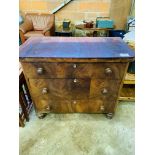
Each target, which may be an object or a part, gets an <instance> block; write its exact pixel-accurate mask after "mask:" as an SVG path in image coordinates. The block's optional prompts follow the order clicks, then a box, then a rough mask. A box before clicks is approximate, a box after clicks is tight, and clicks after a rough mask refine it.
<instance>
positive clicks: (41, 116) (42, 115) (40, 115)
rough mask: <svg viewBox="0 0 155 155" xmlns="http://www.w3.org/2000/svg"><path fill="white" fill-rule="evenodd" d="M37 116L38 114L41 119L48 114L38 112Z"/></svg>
mask: <svg viewBox="0 0 155 155" xmlns="http://www.w3.org/2000/svg"><path fill="white" fill-rule="evenodd" d="M37 116H38V118H39V119H43V118H44V117H45V116H46V114H44V113H43V114H38V115H37Z"/></svg>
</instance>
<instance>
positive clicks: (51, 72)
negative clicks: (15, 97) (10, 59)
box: [22, 62, 126, 79]
mask: <svg viewBox="0 0 155 155" xmlns="http://www.w3.org/2000/svg"><path fill="white" fill-rule="evenodd" d="M22 66H23V68H24V70H25V73H26V74H27V76H28V78H104V79H121V78H122V77H123V74H124V69H125V67H126V63H110V64H109V63H79V62H75V63H22ZM75 67H76V68H75ZM38 68H42V69H43V73H42V74H38V73H37V69H38ZM107 68H110V69H111V71H112V73H110V74H107V73H106V69H107Z"/></svg>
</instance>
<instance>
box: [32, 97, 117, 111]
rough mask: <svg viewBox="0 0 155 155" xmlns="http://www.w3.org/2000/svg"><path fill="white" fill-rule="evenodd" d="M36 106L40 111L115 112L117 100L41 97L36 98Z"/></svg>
mask: <svg viewBox="0 0 155 155" xmlns="http://www.w3.org/2000/svg"><path fill="white" fill-rule="evenodd" d="M34 103H35V108H36V111H37V112H40V113H48V112H53V113H108V112H113V111H114V108H115V105H116V101H114V100H111V101H110V100H109V101H108V102H105V101H103V100H102V99H95V100H92V99H90V100H51V99H48V100H47V99H40V98H36V99H35V100H34Z"/></svg>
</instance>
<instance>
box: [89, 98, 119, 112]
mask: <svg viewBox="0 0 155 155" xmlns="http://www.w3.org/2000/svg"><path fill="white" fill-rule="evenodd" d="M116 103H117V100H113V99H109V100H108V101H105V100H103V99H101V98H97V99H95V100H94V99H91V100H89V113H110V112H112V113H113V112H114V109H115V105H116Z"/></svg>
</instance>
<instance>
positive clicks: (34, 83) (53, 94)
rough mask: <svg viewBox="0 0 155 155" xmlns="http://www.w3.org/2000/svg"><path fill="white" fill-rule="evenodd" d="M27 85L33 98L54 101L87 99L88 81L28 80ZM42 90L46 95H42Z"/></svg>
mask: <svg viewBox="0 0 155 155" xmlns="http://www.w3.org/2000/svg"><path fill="white" fill-rule="evenodd" d="M75 80H76V82H75ZM29 83H30V87H31V92H32V95H33V96H34V97H39V96H43V98H45V99H46V98H51V99H56V100H57V99H58V100H61V99H66V100H68V99H73V100H74V99H87V98H89V89H90V79H52V80H51V79H29ZM44 88H46V89H47V93H46V94H43V93H42V91H43V89H44Z"/></svg>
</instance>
